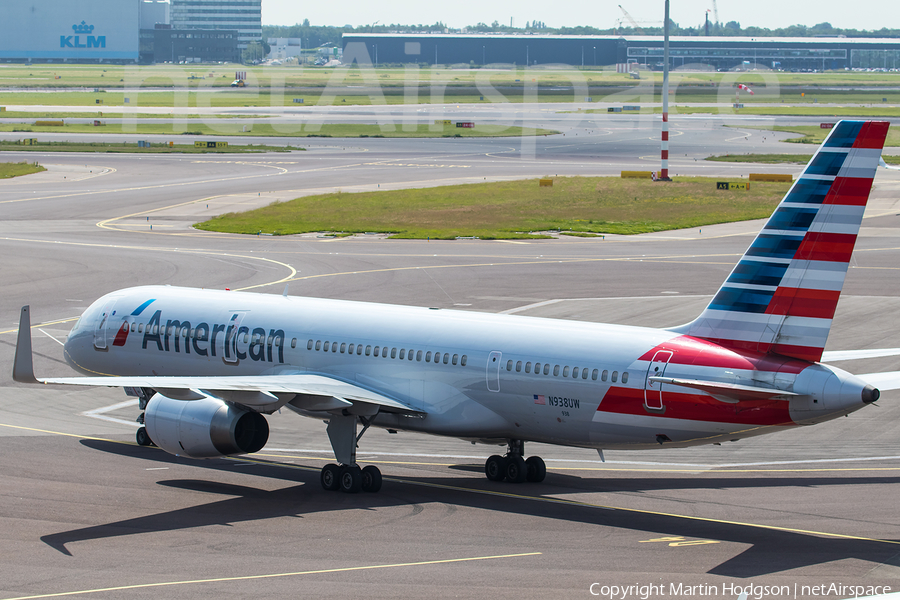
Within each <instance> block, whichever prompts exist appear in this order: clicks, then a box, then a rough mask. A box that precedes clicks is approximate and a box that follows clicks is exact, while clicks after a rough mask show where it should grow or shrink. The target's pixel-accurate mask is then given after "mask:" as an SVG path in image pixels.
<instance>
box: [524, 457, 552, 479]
mask: <svg viewBox="0 0 900 600" xmlns="http://www.w3.org/2000/svg"><path fill="white" fill-rule="evenodd" d="M525 466H526V467H528V476H527V479H528V481H530V482H532V483H540V482H542V481H543V480H544V477H546V476H547V465H545V464H544V459H542V458H541V457H540V456H529V457H528V459H526V460H525Z"/></svg>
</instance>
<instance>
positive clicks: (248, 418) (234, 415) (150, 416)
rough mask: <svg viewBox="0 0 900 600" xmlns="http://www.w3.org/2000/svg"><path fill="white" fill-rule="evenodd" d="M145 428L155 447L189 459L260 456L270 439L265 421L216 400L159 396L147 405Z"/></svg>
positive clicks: (260, 416)
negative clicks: (175, 398)
mask: <svg viewBox="0 0 900 600" xmlns="http://www.w3.org/2000/svg"><path fill="white" fill-rule="evenodd" d="M144 425H145V427H146V428H147V434H148V435H149V436H150V439H151V440H153V443H154V444H156V445H157V446H159V447H160V448H162V449H163V450H165V451H166V452H168V453H169V454H175V455H177V456H187V457H190V458H217V457H220V456H228V455H231V454H249V453H252V452H259V451H260V450H262V448H263V446H265V445H266V442H267V441H268V439H269V424H268V423H267V422H266V419H265V417H263V416H262V415H261V414H259V413H255V412H249V411H246V410H242V409H240V408H235V407H234V406H231V405H229V404H226V403H225V402H222V401H221V400H217V399H216V398H202V399H200V400H187V401H186V400H174V399H172V398H167V397H165V396H163V395H162V394H156V395H155V396H153V398H151V399H150V402H149V403H148V404H147V409H146V411H145V412H144Z"/></svg>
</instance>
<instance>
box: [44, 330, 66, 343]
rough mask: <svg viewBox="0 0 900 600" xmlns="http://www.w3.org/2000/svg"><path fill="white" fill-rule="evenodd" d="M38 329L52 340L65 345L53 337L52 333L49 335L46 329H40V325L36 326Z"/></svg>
mask: <svg viewBox="0 0 900 600" xmlns="http://www.w3.org/2000/svg"><path fill="white" fill-rule="evenodd" d="M38 331H40V332H41V333H43V334H44V335H46V336H47V337H48V338H50V339H51V340H53V341H54V342H56V343H57V344H59V345H60V346H65V344H64V343H63V342H61V341H59V340H58V339H56V338H55V337H53V336H52V335H50V334H49V333H47V332H46V331H44V330H43V329H41V328H40V327H38Z"/></svg>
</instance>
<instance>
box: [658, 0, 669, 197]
mask: <svg viewBox="0 0 900 600" xmlns="http://www.w3.org/2000/svg"><path fill="white" fill-rule="evenodd" d="M663 35H664V38H663V87H662V140H661V142H660V146H659V149H660V158H661V164H660V169H659V177H657V178H656V180H657V181H672V180H671V179H669V0H666V20H665V22H664V23H663Z"/></svg>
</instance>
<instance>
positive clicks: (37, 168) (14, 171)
mask: <svg viewBox="0 0 900 600" xmlns="http://www.w3.org/2000/svg"><path fill="white" fill-rule="evenodd" d="M46 170H47V169H45V168H44V167H42V166H41V165H39V164H37V163H27V162H20V163H5V162H0V179H9V178H10V177H18V176H20V175H30V174H31V173H40V172H41V171H46Z"/></svg>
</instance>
